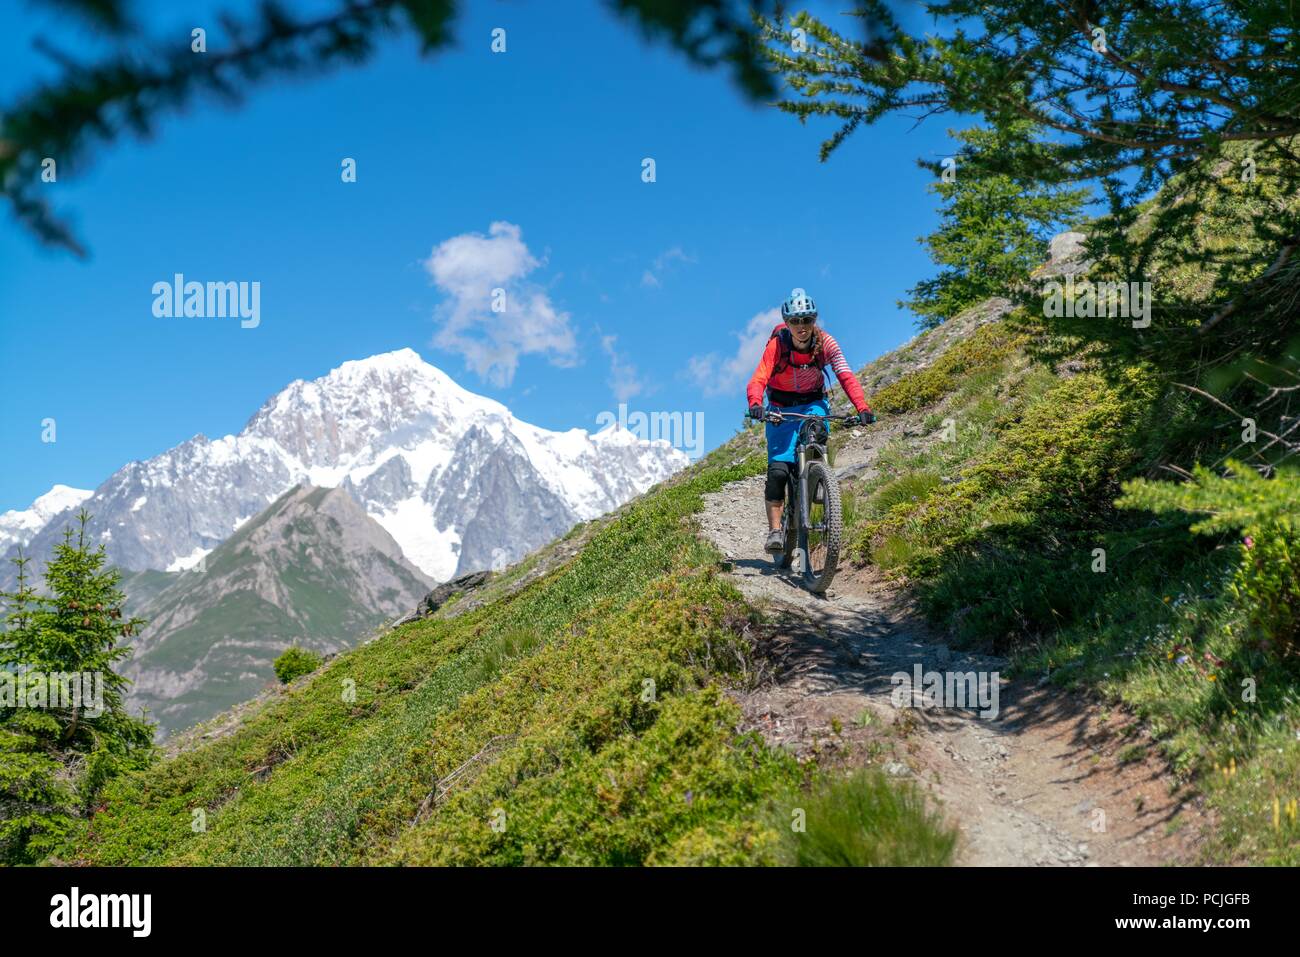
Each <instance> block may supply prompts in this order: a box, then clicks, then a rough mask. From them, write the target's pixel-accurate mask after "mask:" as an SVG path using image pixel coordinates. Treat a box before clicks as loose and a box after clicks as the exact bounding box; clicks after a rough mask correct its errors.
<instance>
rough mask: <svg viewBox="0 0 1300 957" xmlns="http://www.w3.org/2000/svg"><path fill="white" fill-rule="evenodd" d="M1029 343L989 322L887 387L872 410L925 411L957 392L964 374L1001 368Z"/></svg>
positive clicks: (874, 399) (873, 402)
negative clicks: (928, 363) (1003, 362)
mask: <svg viewBox="0 0 1300 957" xmlns="http://www.w3.org/2000/svg"><path fill="white" fill-rule="evenodd" d="M1026 341H1028V337H1027V336H1026V335H1025V334H1023V333H1021V332H1019V331H1017V330H1016V329H1014V328H1012V327H1011V326H1010V325H1008V324H1007V323H1005V322H990V323H987V324H985V325H983V326H980V327H979V328H978V329H976V330H975V331H974V332H973V333H971V334H970V336H969V337H968V338H966V339H963V340H962V341H961V342H958V343H957V344H956V345H954V346H952V347H950V348H949V349H948V350H947V351H946V352H944V353H943V354H942V355H941V356H939V358H938V359H936V360H935V361H934V362H933V363H931V364H930V365H928V366H926V367H925V368H924V369H919V370H917V371H916V372H910V373H908V374H907V375H905V376H903V377H902V378H901V379H899V380H898V381H896V382H892V383H890V384H889V385H887V386H885V387H884V388H883V389H881V390H880V391H879V392H877V393H876V394H875V395H873V396H872V397H871V407H872V408H873V409H875V410H876V411H878V412H886V413H892V414H900V413H903V412H911V411H913V410H914V409H920V408H923V407H925V406H927V405H929V404H930V403H932V402H936V401H938V400H939V399H941V398H943V397H944V396H945V395H947V394H948V393H949V392H952V391H953V390H954V389H956V388H957V386H958V385H959V384H960V382H961V377H962V376H963V375H964V374H966V373H968V372H971V371H972V370H975V369H981V368H991V367H994V366H997V365H998V364H1000V363H1001V362H1002V361H1003V360H1004V359H1006V358H1008V357H1009V356H1011V355H1012V354H1013V353H1015V352H1016V350H1017V349H1019V348H1020V346H1021V345H1023V344H1024V343H1025V342H1026Z"/></svg>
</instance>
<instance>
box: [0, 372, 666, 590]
mask: <svg viewBox="0 0 1300 957" xmlns="http://www.w3.org/2000/svg"><path fill="white" fill-rule="evenodd" d="M687 461H688V458H687V456H686V455H685V453H683V452H681V451H679V450H676V449H673V448H672V447H670V446H669V444H668V443H667V442H665V441H662V440H660V441H655V442H649V441H644V440H641V439H638V438H637V437H635V436H634V435H633V434H631V433H630V432H628V431H626V430H624V429H619V428H617V427H616V426H610V427H609V428H606V429H604V430H602V431H600V432H597V433H595V434H591V433H588V432H586V431H584V430H582V429H571V430H569V431H568V432H551V431H548V430H546V429H542V428H539V427H537V426H534V425H530V424H528V423H527V422H523V421H521V420H519V419H517V418H515V416H514V415H513V414H512V413H511V412H510V410H509V409H508V408H506V407H505V406H504V405H502V404H501V403H499V402H496V401H494V400H492V399H489V398H486V397H485V396H480V395H475V394H474V393H472V392H469V391H467V390H465V389H463V388H461V387H460V386H459V385H457V384H456V383H455V382H454V381H453V380H452V379H451V378H450V377H449V376H448V375H446V374H445V373H443V372H442V371H441V370H439V369H437V368H435V367H434V366H432V365H429V364H428V363H426V362H425V361H424V360H422V359H421V358H420V356H419V355H418V354H417V353H416V352H414V351H413V350H411V349H401V350H398V351H396V352H390V353H385V354H382V355H377V356H373V357H371V358H369V359H363V360H358V361H353V362H345V363H343V364H342V365H341V366H339V367H338V368H337V369H334V370H333V371H331V372H330V373H329V374H328V375H325V376H323V377H321V378H319V379H315V380H312V381H310V382H305V381H303V380H298V381H295V382H293V383H292V384H290V385H289V386H288V387H287V388H285V389H284V390H283V391H281V392H280V393H279V394H277V395H275V396H273V397H272V398H271V399H270V400H268V401H267V402H266V403H265V404H264V405H263V406H262V408H261V409H259V410H258V411H257V413H256V414H254V415H253V417H252V418H251V419H250V420H249V421H248V424H247V425H246V426H245V427H244V429H243V431H241V432H240V433H239V434H238V435H228V436H225V437H224V438H220V439H216V440H212V439H208V438H207V437H205V436H203V435H196V436H194V437H193V438H192V439H189V440H188V441H186V442H184V443H182V444H181V445H178V446H176V447H175V448H173V449H170V450H169V451H167V452H164V453H162V454H161V455H158V456H155V457H154V458H151V459H148V460H146V461H136V462H131V463H129V464H128V465H126V466H124V467H123V468H121V469H119V470H118V471H117V472H116V473H114V474H113V475H112V476H111V477H110V478H109V479H108V480H107V481H105V482H104V483H103V484H102V485H100V486H99V488H97V489H96V490H95V491H94V493H93V494H91V495H89V496H88V497H86V498H85V499H84V501H81V502H78V503H77V504H79V505H81V504H84V506H85V507H86V509H87V510H88V511H89V512H90V513H91V515H92V516H93V518H92V530H93V531H94V532H95V533H96V534H97V535H98V536H99V537H100V539H101V540H103V541H104V542H105V543H106V545H107V550H108V556H109V560H110V561H111V562H113V563H115V564H117V565H119V566H121V567H123V568H126V569H131V570H144V569H158V570H165V571H177V570H181V569H184V568H187V567H190V566H192V565H194V564H195V563H197V562H198V561H199V560H200V559H201V558H202V557H203V556H204V555H206V554H207V553H208V552H210V551H211V550H212V549H213V548H215V547H216V546H217V545H219V544H220V543H221V542H223V541H225V540H226V539H227V538H228V537H229V536H230V535H231V534H233V533H234V531H235V530H236V529H238V528H239V526H240V525H241V524H242V523H243V522H245V521H247V520H248V519H249V518H251V517H252V516H254V515H257V514H258V513H259V512H261V511H262V510H263V509H265V508H266V507H267V505H269V504H270V503H271V502H273V501H275V500H276V499H277V498H279V497H280V496H281V495H283V494H284V493H285V492H286V491H288V490H289V489H291V488H293V487H294V486H295V485H298V484H299V483H307V484H310V485H314V486H320V487H326V488H334V487H342V488H343V489H345V490H346V491H347V492H348V493H349V494H350V495H351V496H352V497H353V498H354V499H356V501H357V502H358V503H360V505H361V506H362V507H363V508H364V509H365V510H366V512H367V513H368V514H369V515H370V516H371V517H373V518H374V519H375V520H376V521H377V522H378V523H379V524H380V525H382V526H383V527H384V528H385V529H386V530H387V531H388V533H389V534H390V535H392V536H393V538H394V539H395V540H396V541H397V542H398V544H399V545H400V546H401V548H402V551H403V553H404V554H405V555H406V557H407V558H408V559H409V560H410V561H411V562H412V563H414V564H415V565H416V566H417V567H418V568H420V569H421V570H422V571H423V572H425V573H426V574H428V575H429V576H431V577H433V578H434V579H437V580H439V581H445V580H447V579H450V578H452V577H454V576H455V575H457V574H461V573H464V572H467V571H475V570H479V569H484V568H493V567H501V566H503V565H505V564H508V563H510V562H512V561H515V560H517V559H519V558H521V557H522V556H523V555H525V554H527V553H528V552H529V551H532V550H533V549H534V548H537V547H539V546H540V545H543V544H545V543H546V542H548V541H550V540H551V539H553V538H555V537H556V536H558V535H561V534H563V533H564V532H565V531H567V530H568V529H569V528H570V527H571V526H572V525H573V524H574V523H575V522H578V521H584V520H587V519H591V518H594V517H596V516H597V515H600V514H602V513H604V512H606V511H609V510H610V509H613V508H616V507H617V506H619V505H621V504H622V503H623V502H625V501H627V500H628V499H630V498H632V497H633V496H635V495H637V494H639V493H641V492H643V491H645V490H646V489H647V488H649V487H650V486H651V485H654V484H655V483H656V482H659V481H661V480H662V479H664V478H666V477H667V476H668V475H670V474H672V473H673V472H674V471H676V470H677V469H679V468H681V467H682V466H684V465H685V464H686V463H687ZM31 511H32V510H29V512H31ZM9 514H15V513H9ZM18 514H28V513H18ZM71 514H72V513H70V512H68V511H67V510H66V509H61V510H60V512H59V513H58V514H55V515H53V516H50V517H49V518H48V519H46V521H44V522H43V523H42V526H41V530H40V532H39V533H38V534H34V535H32V536H31V539H30V541H29V543H28V544H29V550H30V551H31V552H32V553H33V554H34V555H36V556H39V557H44V556H47V555H48V554H49V552H50V548H51V546H52V545H53V543H54V542H55V541H56V540H57V538H56V536H57V535H58V534H60V530H61V529H62V527H63V526H64V525H65V524H66V523H67V521H68V520H69V519H70V518H71Z"/></svg>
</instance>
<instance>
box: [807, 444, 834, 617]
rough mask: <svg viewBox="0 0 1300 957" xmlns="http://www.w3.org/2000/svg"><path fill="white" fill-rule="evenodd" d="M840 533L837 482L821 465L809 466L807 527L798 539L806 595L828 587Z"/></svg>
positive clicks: (825, 467) (832, 573) (829, 471)
mask: <svg viewBox="0 0 1300 957" xmlns="http://www.w3.org/2000/svg"><path fill="white" fill-rule="evenodd" d="M843 532H844V528H843V516H842V515H841V513H840V485H839V482H838V481H836V479H835V475H834V473H833V472H831V470H830V468H829V467H827V465H826V464H825V463H824V462H809V463H808V527H807V528H806V529H804V535H803V536H802V537H804V538H805V544H804V554H803V569H802V571H803V582H804V586H805V587H806V588H807V589H808V590H809V591H813V592H818V593H821V592H824V591H826V589H827V588H829V587H830V584H831V580H832V579H833V578H834V577H835V572H836V570H837V568H838V566H839V560H840V540H841V537H842V535H843Z"/></svg>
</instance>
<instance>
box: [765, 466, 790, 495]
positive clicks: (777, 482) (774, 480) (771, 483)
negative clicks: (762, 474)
mask: <svg viewBox="0 0 1300 957" xmlns="http://www.w3.org/2000/svg"><path fill="white" fill-rule="evenodd" d="M793 476H794V465H793V463H791V462H768V463H767V487H766V488H764V490H763V498H764V499H766V500H767V501H769V502H784V501H785V486H786V483H787V482H788V481H790V479H791V478H792V477H793Z"/></svg>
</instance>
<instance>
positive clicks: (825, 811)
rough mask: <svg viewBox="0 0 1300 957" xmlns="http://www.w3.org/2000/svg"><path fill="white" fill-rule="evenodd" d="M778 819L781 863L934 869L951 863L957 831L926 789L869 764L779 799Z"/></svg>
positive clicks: (776, 820) (776, 823)
mask: <svg viewBox="0 0 1300 957" xmlns="http://www.w3.org/2000/svg"><path fill="white" fill-rule="evenodd" d="M800 811H802V812H803V813H802V815H800V814H799V812H800ZM773 818H774V829H775V830H776V831H777V833H779V834H780V835H781V836H782V848H781V857H782V860H783V862H784V863H786V864H791V865H795V866H799V867H900V866H902V867H909V866H916V867H936V866H941V865H946V864H951V863H952V858H953V854H954V852H955V851H956V848H957V831H956V830H955V829H954V828H951V827H949V826H947V825H945V824H944V823H943V820H942V818H941V817H940V816H939V815H938V813H936V812H934V811H932V810H931V809H929V808H928V807H927V806H926V797H925V794H924V792H923V791H921V790H920V789H919V788H918V787H916V786H915V785H913V784H911V783H910V782H904V783H896V782H891V781H890V780H889V779H888V778H886V777H885V776H884V774H882V773H881V772H880V771H879V770H877V769H872V768H864V769H859V770H857V771H855V772H854V773H852V774H851V775H849V776H848V777H838V778H829V779H823V780H821V781H819V782H818V783H817V784H816V785H815V786H814V788H813V790H812V792H811V793H808V794H798V795H792V796H791V797H789V798H787V799H786V800H785V801H781V802H777V803H776V805H775V806H774V808H773ZM800 820H801V821H802V824H803V829H802V830H796V826H795V825H796V823H798V822H800Z"/></svg>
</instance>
